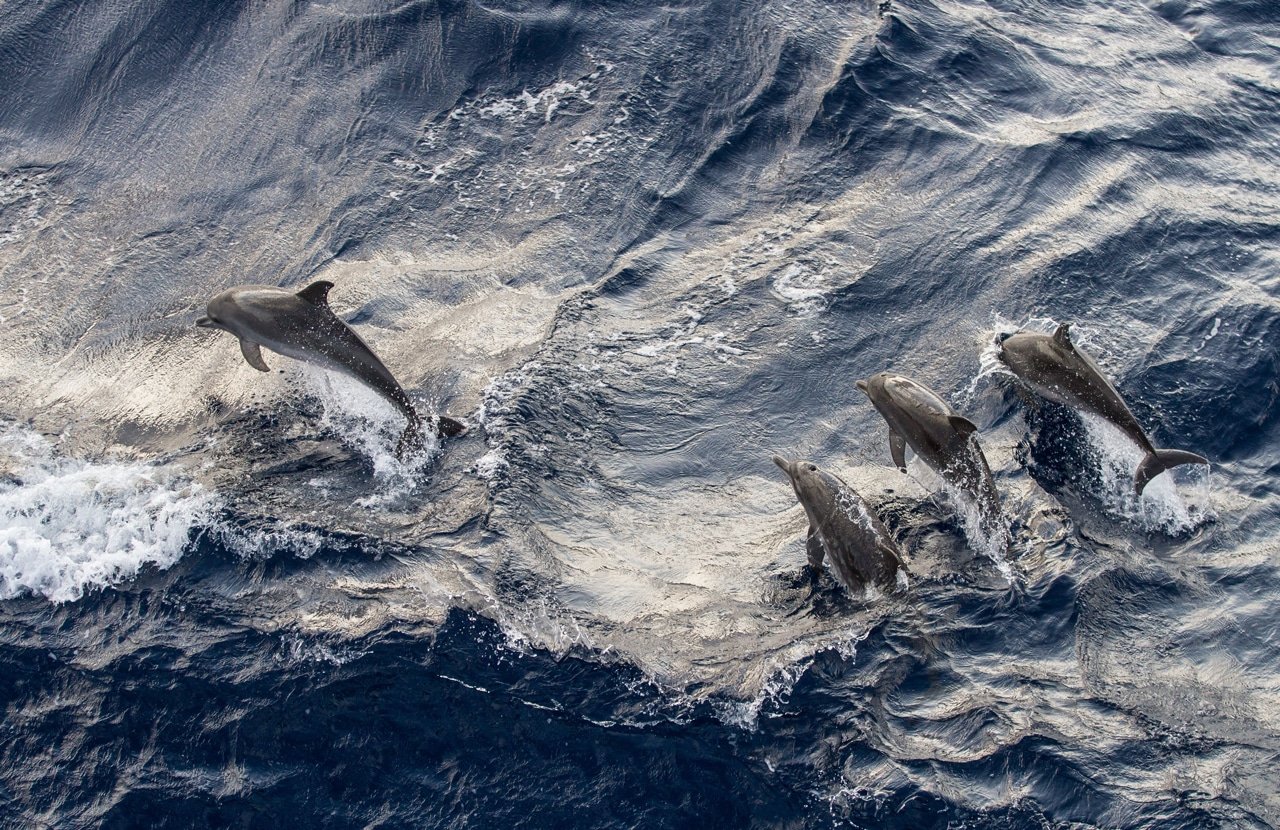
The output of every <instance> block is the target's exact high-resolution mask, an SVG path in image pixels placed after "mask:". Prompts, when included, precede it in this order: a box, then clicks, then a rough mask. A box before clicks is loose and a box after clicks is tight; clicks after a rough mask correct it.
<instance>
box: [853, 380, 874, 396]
mask: <svg viewBox="0 0 1280 830" xmlns="http://www.w3.org/2000/svg"><path fill="white" fill-rule="evenodd" d="M853 385H854V386H856V387H858V388H859V389H861V390H862V394H864V395H868V396H869V395H870V394H871V392H870V391H868V389H867V382H866V381H865V380H860V381H857V382H856V383H854V384H853Z"/></svg>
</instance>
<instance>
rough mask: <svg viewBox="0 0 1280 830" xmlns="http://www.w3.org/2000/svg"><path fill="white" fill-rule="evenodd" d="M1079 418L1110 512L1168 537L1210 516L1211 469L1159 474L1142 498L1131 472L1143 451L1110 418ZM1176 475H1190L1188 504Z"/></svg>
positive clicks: (1096, 487)
mask: <svg viewBox="0 0 1280 830" xmlns="http://www.w3.org/2000/svg"><path fill="white" fill-rule="evenodd" d="M1078 414H1079V415H1080V420H1081V423H1082V424H1083V425H1084V438H1085V441H1086V443H1087V447H1088V456H1089V461H1090V462H1091V463H1093V464H1094V465H1096V468H1097V472H1098V476H1097V478H1096V479H1093V482H1094V483H1093V486H1092V489H1093V493H1094V495H1095V496H1097V497H1098V498H1099V500H1101V501H1102V503H1103V504H1104V505H1105V506H1106V508H1107V509H1108V510H1109V511H1110V512H1111V513H1113V514H1114V515H1116V516H1118V517H1120V518H1123V519H1125V520H1127V521H1130V522H1132V523H1134V524H1136V525H1138V526H1139V527H1142V528H1143V529H1144V530H1149V531H1159V532H1162V533H1168V534H1170V535H1175V534H1181V533H1187V532H1189V531H1191V530H1193V529H1195V528H1196V527H1197V526H1199V525H1200V524H1201V523H1203V522H1204V521H1205V520H1206V519H1208V518H1210V515H1211V513H1210V508H1209V474H1208V472H1207V468H1205V467H1203V466H1200V465H1189V466H1187V467H1183V468H1179V469H1178V470H1177V472H1176V473H1175V472H1174V471H1172V470H1170V471H1166V472H1164V473H1161V474H1160V475H1158V476H1156V477H1155V478H1154V479H1152V480H1151V483H1150V484H1148V485H1147V487H1146V489H1144V490H1143V492H1142V495H1141V496H1139V495H1138V494H1137V492H1136V491H1135V490H1134V486H1133V474H1134V471H1135V470H1137V468H1138V464H1139V463H1140V462H1141V461H1142V459H1143V457H1144V455H1145V453H1144V452H1143V451H1142V449H1141V448H1140V447H1138V445H1136V444H1134V443H1133V442H1132V441H1130V440H1129V438H1128V436H1126V435H1125V434H1124V433H1123V432H1121V431H1120V430H1119V429H1118V428H1117V427H1115V426H1114V425H1112V424H1111V423H1110V422H1108V421H1107V420H1105V419H1103V418H1101V417H1099V416H1097V415H1093V414H1090V413H1085V412H1081V413H1078ZM1184 471H1185V472H1184ZM1175 475H1178V476H1185V475H1190V476H1191V477H1192V484H1191V486H1190V487H1189V488H1188V492H1189V493H1192V494H1193V495H1194V498H1193V499H1192V501H1190V502H1187V501H1184V499H1183V498H1182V496H1181V495H1180V494H1179V492H1178V486H1177V483H1176V480H1175Z"/></svg>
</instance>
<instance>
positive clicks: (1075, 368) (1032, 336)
mask: <svg viewBox="0 0 1280 830" xmlns="http://www.w3.org/2000/svg"><path fill="white" fill-rule="evenodd" d="M1000 359H1001V360H1002V361H1004V364H1005V365H1006V366H1008V367H1009V370H1010V371H1012V372H1013V373H1014V374H1015V375H1017V376H1018V377H1019V378H1021V379H1022V381H1023V382H1024V383H1026V384H1027V385H1028V386H1030V387H1031V388H1032V389H1034V390H1035V391H1036V392H1038V393H1039V394H1041V395H1043V396H1044V397H1046V398H1048V399H1049V400H1051V401H1053V402H1055V403H1060V404H1063V405H1064V406H1069V407H1071V408H1073V409H1079V410H1083V411H1085V412H1092V413H1093V414H1094V415H1097V416H1099V417H1101V418H1104V419H1106V420H1107V421H1108V422H1110V423H1111V424H1113V425H1115V426H1116V427H1118V428H1119V429H1120V430H1121V431H1122V432H1123V433H1124V434H1125V435H1127V436H1129V439H1130V440H1132V441H1133V442H1134V443H1135V444H1137V445H1138V446H1139V447H1141V448H1142V450H1143V452H1145V453H1146V457H1144V458H1143V459H1142V462H1141V463H1140V464H1138V470H1137V472H1136V473H1134V476H1133V486H1134V489H1136V490H1137V491H1138V495H1142V491H1143V489H1144V488H1145V487H1146V486H1147V484H1148V482H1150V481H1151V479H1153V478H1155V477H1156V476H1158V475H1160V474H1161V473H1163V472H1164V471H1165V470H1167V469H1169V468H1170V467H1176V466H1178V465H1180V464H1208V463H1209V461H1208V459H1206V458H1204V457H1203V456H1199V455H1196V454H1195V453H1193V452H1184V451H1183V450H1158V449H1156V448H1155V447H1153V446H1152V445H1151V439H1149V438H1147V434H1146V433H1145V432H1143V431H1142V427H1140V426H1138V421H1137V419H1136V418H1134V417H1133V413H1131V412H1130V411H1129V407H1127V406H1125V403H1124V399H1123V398H1121V397H1120V393H1119V392H1117V391H1116V389H1115V387H1114V386H1112V385H1111V382H1110V381H1108V380H1107V379H1106V377H1105V376H1104V375H1103V374H1102V370H1101V369H1099V368H1098V365H1097V364H1096V363H1094V362H1093V360H1092V358H1090V357H1089V355H1087V354H1085V353H1084V352H1083V351H1081V350H1080V349H1079V348H1078V347H1077V346H1076V345H1075V344H1074V343H1072V342H1071V324H1070V323H1063V324H1062V325H1060V326H1058V330H1057V331H1055V332H1054V333H1053V334H1051V335H1050V334H1039V333H1037V332H1030V331H1020V332H1018V333H1017V334H1012V335H1005V336H1004V337H1002V338H1001V340H1000Z"/></svg>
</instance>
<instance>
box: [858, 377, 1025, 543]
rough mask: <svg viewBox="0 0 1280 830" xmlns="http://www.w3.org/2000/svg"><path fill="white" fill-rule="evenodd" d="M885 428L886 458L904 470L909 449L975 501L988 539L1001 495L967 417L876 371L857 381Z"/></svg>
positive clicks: (916, 386) (997, 520) (997, 522)
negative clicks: (886, 441) (888, 457)
mask: <svg viewBox="0 0 1280 830" xmlns="http://www.w3.org/2000/svg"><path fill="white" fill-rule="evenodd" d="M856 385H857V387H858V388H859V389H861V390H862V391H863V392H864V393H865V394H866V396H867V397H868V398H870V399H871V403H872V405H873V406H875V408H876V411H878V412H879V413H880V415H881V416H883V417H884V419H885V421H887V422H888V424H889V454H890V455H891V456H892V457H893V463H894V466H896V467H897V468H898V469H899V470H901V471H902V472H904V473H905V472H906V471H907V459H906V455H907V452H906V450H907V447H908V446H910V447H911V449H912V450H914V451H915V454H916V455H918V456H920V458H921V459H923V460H924V463H926V464H928V465H929V466H930V467H932V468H933V469H934V471H935V472H937V473H938V475H940V476H942V478H943V480H944V481H946V482H948V483H949V484H951V485H953V486H955V487H957V488H958V489H959V490H960V491H961V492H962V493H965V494H967V495H968V496H969V497H970V498H972V499H973V501H974V504H976V505H977V508H978V516H979V520H980V521H979V523H980V525H981V527H982V530H983V531H984V532H985V533H987V534H988V535H990V534H992V533H995V532H997V531H998V530H999V529H1000V528H1001V527H1002V526H1003V523H1002V522H1001V514H1000V494H999V492H998V491H997V490H996V483H995V480H994V479H992V477H991V467H990V466H988V464H987V458H986V456H985V455H983V454H982V447H981V446H980V445H979V444H978V439H977V436H976V433H977V431H978V428H977V427H976V426H974V424H973V422H972V421H970V420H969V419H968V418H965V417H963V416H961V415H957V414H956V411H955V410H954V409H952V408H951V407H950V406H948V405H947V402H946V401H944V400H942V398H940V397H938V395H937V393H935V392H934V391H933V390H932V389H929V388H928V387H927V386H924V385H923V384H921V383H918V382H916V381H914V380H912V379H911V378H908V377H904V376H902V375H895V374H892V373H890V372H880V373H879V374H876V375H872V376H871V377H870V378H867V379H866V380H860V381H858V382H857V384H856Z"/></svg>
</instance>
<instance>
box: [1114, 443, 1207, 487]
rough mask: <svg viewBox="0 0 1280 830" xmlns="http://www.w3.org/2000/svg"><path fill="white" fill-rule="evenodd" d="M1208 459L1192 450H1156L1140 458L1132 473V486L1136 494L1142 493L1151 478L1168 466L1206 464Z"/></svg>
mask: <svg viewBox="0 0 1280 830" xmlns="http://www.w3.org/2000/svg"><path fill="white" fill-rule="evenodd" d="M1208 463H1209V459H1207V458H1205V457H1204V456H1200V455H1196V454H1195V453H1193V452H1185V451H1183V450H1156V451H1155V452H1152V453H1150V454H1148V455H1147V457H1146V458H1144V459H1142V463H1141V464H1139V465H1138V471H1137V472H1136V473H1134V474H1133V486H1134V489H1135V490H1137V491H1138V495H1139V496H1141V495H1142V491H1143V490H1145V489H1146V487H1147V485H1148V484H1149V483H1150V482H1151V479H1153V478H1155V477H1156V476H1158V475H1160V474H1161V473H1163V472H1164V471H1165V470H1167V469H1169V468H1170V467H1178V466H1181V465H1182V464H1205V465H1208Z"/></svg>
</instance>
